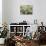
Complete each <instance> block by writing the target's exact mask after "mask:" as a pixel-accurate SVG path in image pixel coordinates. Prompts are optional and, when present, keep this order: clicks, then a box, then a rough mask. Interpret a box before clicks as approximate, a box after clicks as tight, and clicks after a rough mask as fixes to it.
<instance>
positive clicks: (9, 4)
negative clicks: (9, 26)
mask: <svg viewBox="0 0 46 46" xmlns="http://www.w3.org/2000/svg"><path fill="white" fill-rule="evenodd" d="M3 3H4V4H3V5H4V6H3V7H4V9H3V11H4V12H3V18H4V19H3V21H6V22H7V23H12V22H14V23H15V22H17V23H18V22H22V21H23V20H26V21H27V22H28V23H29V24H31V23H34V19H37V21H38V24H40V22H41V21H43V22H44V25H46V24H45V23H46V0H4V1H3ZM23 4H25V5H26V4H31V5H32V6H33V14H32V15H28V16H27V15H25V16H23V15H20V12H19V11H20V9H19V7H20V5H23Z"/></svg>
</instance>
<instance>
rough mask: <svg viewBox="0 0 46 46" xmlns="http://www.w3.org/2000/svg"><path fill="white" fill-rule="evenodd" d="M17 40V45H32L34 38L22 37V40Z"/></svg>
mask: <svg viewBox="0 0 46 46" xmlns="http://www.w3.org/2000/svg"><path fill="white" fill-rule="evenodd" d="M14 41H16V46H31V45H32V42H31V41H32V40H27V39H22V40H14Z"/></svg>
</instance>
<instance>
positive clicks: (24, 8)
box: [20, 5, 33, 15]
mask: <svg viewBox="0 0 46 46" xmlns="http://www.w3.org/2000/svg"><path fill="white" fill-rule="evenodd" d="M32 11H33V7H32V5H21V6H20V14H24V15H29V14H32Z"/></svg>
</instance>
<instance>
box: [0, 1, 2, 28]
mask: <svg viewBox="0 0 46 46" xmlns="http://www.w3.org/2000/svg"><path fill="white" fill-rule="evenodd" d="M0 27H2V0H0Z"/></svg>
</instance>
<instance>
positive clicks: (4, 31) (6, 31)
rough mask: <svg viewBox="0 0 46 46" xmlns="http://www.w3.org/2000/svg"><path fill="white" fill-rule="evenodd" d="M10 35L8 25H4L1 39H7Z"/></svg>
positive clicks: (0, 35)
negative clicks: (8, 34)
mask: <svg viewBox="0 0 46 46" xmlns="http://www.w3.org/2000/svg"><path fill="white" fill-rule="evenodd" d="M7 33H8V29H7V25H6V24H5V25H3V31H2V32H1V31H0V38H6V37H7Z"/></svg>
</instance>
